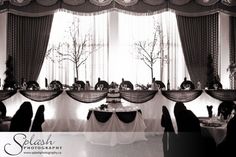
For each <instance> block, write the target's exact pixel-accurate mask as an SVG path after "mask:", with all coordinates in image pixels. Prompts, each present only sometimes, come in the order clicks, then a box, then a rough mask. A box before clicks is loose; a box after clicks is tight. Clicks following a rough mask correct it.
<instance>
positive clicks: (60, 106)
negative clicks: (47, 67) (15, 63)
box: [0, 90, 236, 133]
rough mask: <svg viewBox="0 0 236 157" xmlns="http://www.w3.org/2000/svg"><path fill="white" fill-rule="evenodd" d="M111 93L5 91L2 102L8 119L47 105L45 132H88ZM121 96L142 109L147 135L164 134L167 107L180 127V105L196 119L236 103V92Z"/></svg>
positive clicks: (0, 97) (128, 93)
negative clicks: (25, 109)
mask: <svg viewBox="0 0 236 157" xmlns="http://www.w3.org/2000/svg"><path fill="white" fill-rule="evenodd" d="M107 93H108V91H99V90H98V91H95V90H88V91H83V90H80V91H79V90H78V91H69V90H59V91H53V90H35V91H33V90H25V91H23V90H19V91H11V90H10V91H3V90H1V91H0V100H1V101H3V103H4V104H5V105H6V108H7V116H13V115H14V113H15V112H16V110H17V109H18V108H19V107H20V105H21V104H22V103H23V102H24V101H30V102H31V103H32V107H33V112H34V114H35V113H36V110H37V108H38V106H39V105H42V104H44V105H45V112H44V116H45V122H44V123H43V131H52V132H57V131H59V132H61V131H66V132H68V131H76V132H77V131H80V132H84V131H86V126H87V125H88V122H89V120H87V115H88V112H89V110H90V109H93V108H96V107H98V106H100V105H101V104H104V103H106V102H105V98H106V95H107ZM219 93H220V94H219ZM120 95H121V100H122V105H123V106H130V107H138V108H139V109H140V110H141V112H142V114H141V115H142V118H143V121H144V124H145V126H146V129H145V130H144V131H145V132H155V133H162V132H163V128H162V127H161V125H160V120H161V115H162V106H163V105H165V106H166V107H167V108H168V109H169V112H170V114H171V117H172V120H173V123H174V127H176V126H175V122H174V121H175V119H174V114H173V108H174V105H175V103H176V102H177V101H182V102H184V103H185V106H186V107H187V108H188V109H190V110H192V111H193V112H194V113H195V114H196V116H198V117H207V116H208V112H207V109H206V106H207V105H212V106H213V114H214V113H217V108H218V105H219V104H220V103H221V101H222V100H225V99H227V100H233V101H234V100H236V91H235V90H163V91H157V90H126V91H120ZM224 95H225V99H224ZM138 115H140V114H139V113H138ZM91 116H92V115H91ZM92 117H93V116H92ZM92 117H90V118H92Z"/></svg>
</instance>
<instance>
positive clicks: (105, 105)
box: [99, 104, 108, 110]
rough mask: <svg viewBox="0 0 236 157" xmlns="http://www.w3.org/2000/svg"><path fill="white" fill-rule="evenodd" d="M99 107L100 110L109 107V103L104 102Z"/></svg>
mask: <svg viewBox="0 0 236 157" xmlns="http://www.w3.org/2000/svg"><path fill="white" fill-rule="evenodd" d="M99 109H100V110H105V109H108V105H107V104H102V105H100V106H99Z"/></svg>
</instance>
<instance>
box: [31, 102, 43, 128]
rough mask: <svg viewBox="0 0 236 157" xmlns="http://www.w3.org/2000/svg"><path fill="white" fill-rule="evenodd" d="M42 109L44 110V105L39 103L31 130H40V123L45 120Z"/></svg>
mask: <svg viewBox="0 0 236 157" xmlns="http://www.w3.org/2000/svg"><path fill="white" fill-rule="evenodd" d="M44 110H45V108H44V105H40V106H39V107H38V109H37V111H36V114H35V117H34V120H33V124H32V127H31V132H34V131H37V132H42V124H43V122H44V121H45V119H44Z"/></svg>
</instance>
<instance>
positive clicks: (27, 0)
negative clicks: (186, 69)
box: [0, 0, 236, 16]
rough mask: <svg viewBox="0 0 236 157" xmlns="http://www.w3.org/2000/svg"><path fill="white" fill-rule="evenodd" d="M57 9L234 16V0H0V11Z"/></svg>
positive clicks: (30, 13) (33, 12)
mask: <svg viewBox="0 0 236 157" xmlns="http://www.w3.org/2000/svg"><path fill="white" fill-rule="evenodd" d="M58 9H65V10H68V11H72V12H75V13H82V14H84V13H93V14H96V13H98V12H102V11H105V10H111V9H118V10H123V11H126V12H130V13H134V14H135V13H136V14H137V13H138V14H142V13H143V14H147V13H148V14H153V13H155V12H160V11H163V10H173V11H175V12H176V13H177V14H178V15H182V16H203V15H208V14H212V13H216V12H224V13H227V14H230V15H231V16H236V1H235V0H0V13H1V12H5V11H7V12H10V13H14V14H18V15H23V16H44V15H48V14H52V13H53V12H54V11H56V10H58Z"/></svg>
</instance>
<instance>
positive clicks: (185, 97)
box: [161, 90, 202, 102]
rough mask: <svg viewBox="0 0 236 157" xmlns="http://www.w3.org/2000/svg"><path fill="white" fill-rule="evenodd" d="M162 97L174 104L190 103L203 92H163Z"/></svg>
mask: <svg viewBox="0 0 236 157" xmlns="http://www.w3.org/2000/svg"><path fill="white" fill-rule="evenodd" d="M161 92H162V95H164V96H165V97H166V98H167V99H169V100H172V101H174V102H189V101H192V100H194V99H196V98H197V97H199V96H200V95H201V94H202V90H162V91H161Z"/></svg>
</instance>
